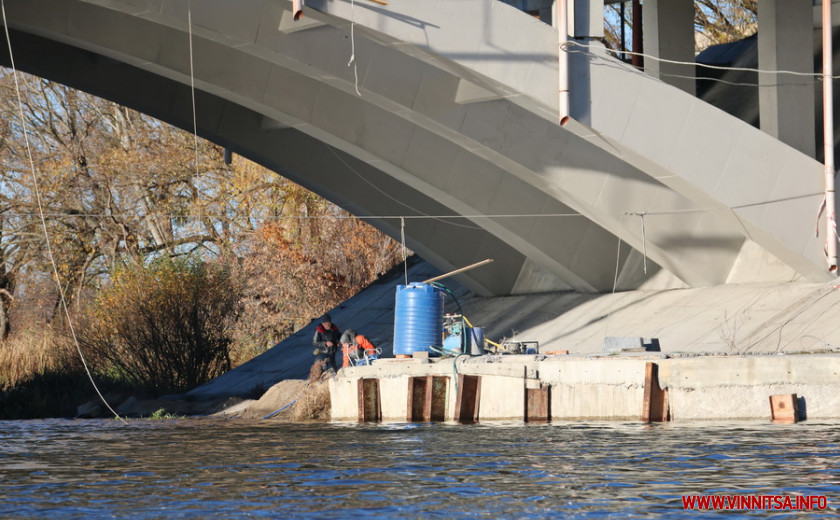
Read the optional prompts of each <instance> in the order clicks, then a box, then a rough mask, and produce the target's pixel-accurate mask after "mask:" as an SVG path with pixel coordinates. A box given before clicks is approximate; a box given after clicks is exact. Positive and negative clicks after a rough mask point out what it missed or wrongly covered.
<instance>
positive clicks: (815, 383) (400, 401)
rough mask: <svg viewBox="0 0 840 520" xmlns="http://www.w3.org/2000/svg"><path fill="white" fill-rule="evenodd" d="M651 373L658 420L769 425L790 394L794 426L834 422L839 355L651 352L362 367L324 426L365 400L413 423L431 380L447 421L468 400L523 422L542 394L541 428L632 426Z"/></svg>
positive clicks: (487, 414)
mask: <svg viewBox="0 0 840 520" xmlns="http://www.w3.org/2000/svg"><path fill="white" fill-rule="evenodd" d="M651 364H654V365H655V366H656V367H657V369H658V381H654V384H656V385H657V386H658V388H657V390H660V391H662V393H663V394H664V398H665V399H664V406H665V410H664V411H665V413H664V414H663V417H662V419H663V420H672V421H687V420H767V421H769V420H770V419H771V406H770V401H769V398H770V396H773V395H778V394H796V396H797V399H798V403H799V414H800V417H799V419H800V420H814V419H840V355H837V354H806V355H709V356H693V355H682V356H680V355H677V356H673V355H669V354H659V353H621V354H618V355H612V356H592V355H561V356H544V355H504V356H502V355H488V356H482V357H474V358H470V357H466V356H462V357H459V358H457V359H454V358H444V359H431V360H429V359H407V360H392V359H383V360H380V361H377V362H375V363H374V365H373V366H370V367H352V368H345V369H342V370H341V371H340V372H339V373H338V375H337V376H336V377H335V378H334V379H332V380H331V381H330V395H331V400H332V418H333V420H337V421H352V422H356V421H360V420H361V419H360V417H363V415H364V412H363V410H362V407H363V404H362V403H363V401H365V400H368V401H371V402H373V401H375V402H376V406H378V409H379V411H380V415H379V416H378V417H377V419H378V420H381V421H384V422H408V421H410V420H411V419H414V420H417V418H416V417H417V414H414V417H412V413H411V412H412V410H411V407H417V406H418V399H419V400H420V401H421V402H422V399H423V398H422V396H420V397H418V394H417V393H416V392H415V393H412V392H411V388H412V386H411V385H410V382H411V381H416V380H417V379H416V378H429V377H430V376H431V377H435V379H436V380H437V381H438V382H439V383H440V384H439V385H438V386H439V388H440V389H439V390H437V393H438V395H437V396H434V397H436V398H437V399H440V400H442V402H443V403H445V406H444V409H445V414H444V417H443V420H445V421H455V420H456V419H458V418H459V412H460V411H461V410H463V405H464V402H463V401H464V400H465V399H467V400H471V399H474V400H475V403H474V405H475V409H476V411H475V414H476V415H475V417H474V418H475V419H476V420H478V421H509V420H525V418H526V416H529V417H532V416H533V414H534V413H535V410H533V409H531V410H529V408H531V407H533V406H535V404H534V403H535V402H536V403H539V402H540V392H539V390H540V389H542V400H543V402H544V403H545V404H547V405H548V410H549V412H550V413H549V417H548V418H547V419H548V420H555V421H556V420H562V421H565V420H616V421H640V420H642V416H643V411H644V409H645V406H646V404H645V398H646V395H649V392H646V388H645V384H646V378H645V375H646V368H647V367H649V366H651ZM470 376H472V377H474V378H478V379H477V380H476V381H478V389H479V390H478V392H477V394H476V395H475V396H465V395H463V393H464V390H465V389H464V387H465V386H466V385H465V384H464V383H463V381H464V379H465V377H467V378H468V377H470ZM413 378H414V379H413ZM360 379H364V380H376V381H377V384H376V385H375V386H376V388H377V391H378V395H365V396H362V398H360V395H359V389H360V388H361V386H360V385H359V383H358V382H359V380H360ZM459 382H460V387H459ZM648 384H650V381H648ZM369 387H370V388H372V387H373V385H370V386H369ZM423 388H426V387H425V386H424V387H423ZM529 390H531V391H532V392H531V393H529ZM535 391H536V392H535ZM426 394H427V395H430V394H432V392H431V391H426ZM459 394H460V395H459ZM459 397H460V398H459ZM459 404H460V405H461V406H462V408H461V410H459V409H458V408H457V405H459ZM470 404H472V403H470ZM360 414H361V415H360ZM438 419H440V418H439V417H438ZM460 419H461V422H471V421H470V419H472V418H467V420H464V418H463V417H461V418H460ZM653 420H656V419H653Z"/></svg>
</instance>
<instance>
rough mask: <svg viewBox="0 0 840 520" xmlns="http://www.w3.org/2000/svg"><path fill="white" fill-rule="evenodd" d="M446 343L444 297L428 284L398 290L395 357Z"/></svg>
mask: <svg viewBox="0 0 840 520" xmlns="http://www.w3.org/2000/svg"><path fill="white" fill-rule="evenodd" d="M442 343H443V293H442V292H441V291H439V290H437V289H435V288H434V287H433V286H431V285H428V284H425V283H412V284H409V285H398V286H397V303H396V307H395V308H394V355H400V354H402V355H407V356H410V355H411V354H412V353H414V352H421V351H430V352H431V349H430V348H429V347H431V346H435V347H438V348H440V347H441V346H442Z"/></svg>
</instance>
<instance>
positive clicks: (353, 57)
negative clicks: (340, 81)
mask: <svg viewBox="0 0 840 520" xmlns="http://www.w3.org/2000/svg"><path fill="white" fill-rule="evenodd" d="M355 11H356V0H350V61H348V62H347V66H348V67H349V66H350V65H351V64H352V65H353V77H354V78H355V83H354V87H355V88H356V95H358V96H359V97H361V96H362V93H361V92H359V70H358V67H357V66H356V18H355Z"/></svg>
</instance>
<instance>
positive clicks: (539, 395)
mask: <svg viewBox="0 0 840 520" xmlns="http://www.w3.org/2000/svg"><path fill="white" fill-rule="evenodd" d="M549 421H551V387H549V386H541V387H540V388H526V389H525V422H531V423H536V422H542V423H545V422H549Z"/></svg>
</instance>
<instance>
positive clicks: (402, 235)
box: [400, 217, 408, 285]
mask: <svg viewBox="0 0 840 520" xmlns="http://www.w3.org/2000/svg"><path fill="white" fill-rule="evenodd" d="M400 242H401V243H402V254H403V268H404V269H405V284H406V285H408V262H407V259H408V255H407V254H406V249H405V217H400Z"/></svg>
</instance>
